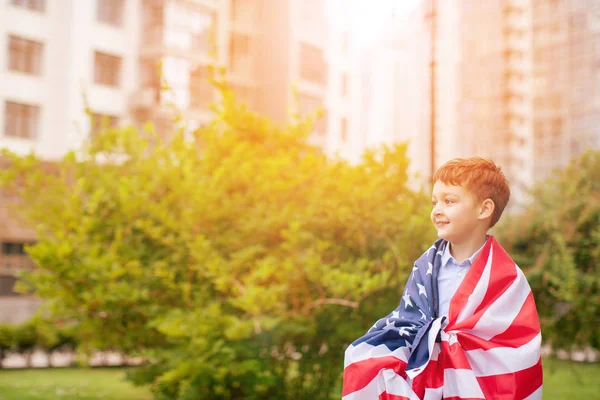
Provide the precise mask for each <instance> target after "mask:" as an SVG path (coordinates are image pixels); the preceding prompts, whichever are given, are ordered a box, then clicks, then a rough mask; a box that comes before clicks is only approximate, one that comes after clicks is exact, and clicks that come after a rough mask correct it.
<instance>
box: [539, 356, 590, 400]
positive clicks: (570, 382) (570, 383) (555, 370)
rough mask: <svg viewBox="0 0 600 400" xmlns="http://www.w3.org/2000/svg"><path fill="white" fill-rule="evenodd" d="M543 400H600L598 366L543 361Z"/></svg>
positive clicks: (551, 360)
mask: <svg viewBox="0 0 600 400" xmlns="http://www.w3.org/2000/svg"><path fill="white" fill-rule="evenodd" d="M543 363H544V394H543V396H544V400H576V399H600V364H597V363H596V364H582V363H574V362H568V361H561V360H556V359H545V360H544V361H543Z"/></svg>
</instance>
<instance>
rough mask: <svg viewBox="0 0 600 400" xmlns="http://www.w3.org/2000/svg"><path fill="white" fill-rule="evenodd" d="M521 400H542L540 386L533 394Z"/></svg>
mask: <svg viewBox="0 0 600 400" xmlns="http://www.w3.org/2000/svg"><path fill="white" fill-rule="evenodd" d="M523 400H542V386H541V385H540V387H539V388H538V389H537V390H536V391H535V392H533V393H531V394H530V395H529V396H527V397H525V398H524V399H523Z"/></svg>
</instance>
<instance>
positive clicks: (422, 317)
mask: <svg viewBox="0 0 600 400" xmlns="http://www.w3.org/2000/svg"><path fill="white" fill-rule="evenodd" d="M419 312H420V313H421V319H424V320H425V321H427V315H425V313H424V312H423V310H419Z"/></svg>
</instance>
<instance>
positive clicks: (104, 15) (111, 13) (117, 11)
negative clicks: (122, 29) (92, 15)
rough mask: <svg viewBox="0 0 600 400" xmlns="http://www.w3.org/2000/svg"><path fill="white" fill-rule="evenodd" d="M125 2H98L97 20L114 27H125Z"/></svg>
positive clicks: (107, 0)
mask: <svg viewBox="0 0 600 400" xmlns="http://www.w3.org/2000/svg"><path fill="white" fill-rule="evenodd" d="M123 6H124V3H123V0H96V18H97V19H98V21H100V22H104V23H107V24H110V25H114V26H122V25H123Z"/></svg>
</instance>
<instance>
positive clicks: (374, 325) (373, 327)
mask: <svg viewBox="0 0 600 400" xmlns="http://www.w3.org/2000/svg"><path fill="white" fill-rule="evenodd" d="M375 328H377V322H375V323H374V324H373V326H372V327H371V329H369V332H371V331H372V330H373V329H375Z"/></svg>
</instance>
